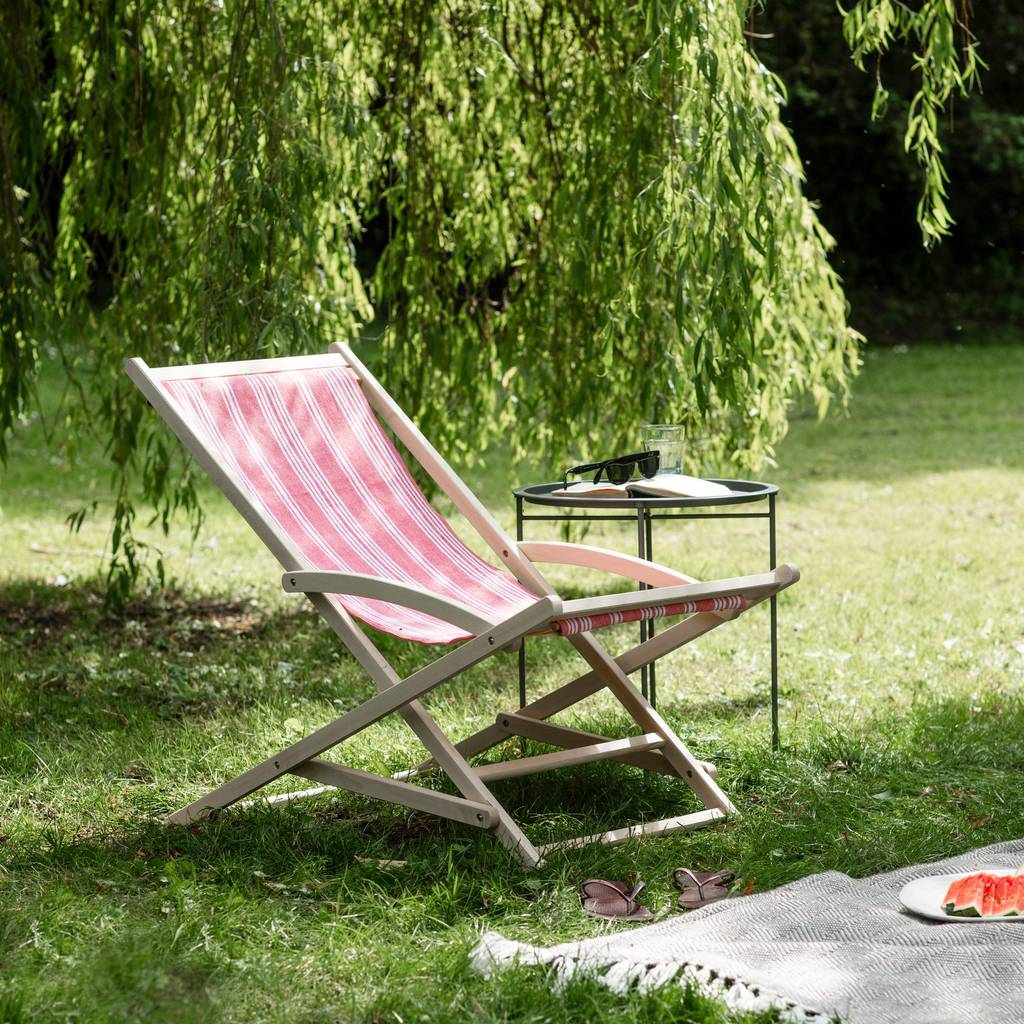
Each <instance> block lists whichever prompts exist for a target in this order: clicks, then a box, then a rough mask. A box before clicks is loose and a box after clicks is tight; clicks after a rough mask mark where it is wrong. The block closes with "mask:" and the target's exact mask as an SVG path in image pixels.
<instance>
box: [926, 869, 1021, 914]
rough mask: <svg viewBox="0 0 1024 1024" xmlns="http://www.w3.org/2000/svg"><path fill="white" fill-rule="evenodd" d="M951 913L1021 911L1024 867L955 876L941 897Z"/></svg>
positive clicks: (944, 907)
mask: <svg viewBox="0 0 1024 1024" xmlns="http://www.w3.org/2000/svg"><path fill="white" fill-rule="evenodd" d="M942 905H943V909H944V910H945V911H946V913H947V914H949V915H950V916H952V917H1016V916H1017V915H1018V914H1024V871H1021V872H1018V873H1017V874H1015V875H990V874H988V872H985V871H979V872H978V873H977V874H975V875H968V876H967V877H966V878H958V879H956V880H955V881H954V882H953V883H952V884H951V885H950V887H949V889H948V890H947V892H946V896H945V899H943V901H942Z"/></svg>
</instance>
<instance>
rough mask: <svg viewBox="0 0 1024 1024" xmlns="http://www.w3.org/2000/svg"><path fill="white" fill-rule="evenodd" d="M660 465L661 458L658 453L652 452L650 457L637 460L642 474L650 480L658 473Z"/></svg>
mask: <svg viewBox="0 0 1024 1024" xmlns="http://www.w3.org/2000/svg"><path fill="white" fill-rule="evenodd" d="M660 464H661V456H660V455H659V454H658V453H657V452H651V453H650V455H645V456H644V457H643V458H642V459H639V460H637V464H636V465H637V468H638V469H639V470H640V472H641V473H642V474H643V475H644V476H645V477H647V479H648V480H649V479H650V478H651V477H652V476H654V474H655V473H657V472H658V466H659V465H660Z"/></svg>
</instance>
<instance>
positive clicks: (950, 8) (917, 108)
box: [844, 0, 982, 248]
mask: <svg viewBox="0 0 1024 1024" xmlns="http://www.w3.org/2000/svg"><path fill="white" fill-rule="evenodd" d="M968 11H969V4H968V2H967V0H961V5H958V4H957V0H923V2H922V3H921V4H920V5H919V6H918V7H917V8H914V7H912V6H911V5H910V4H907V3H903V2H901V0H857V3H856V4H854V6H853V7H851V8H850V10H849V11H848V12H846V13H845V15H844V31H845V34H846V40H847V42H848V43H849V45H850V48H851V52H852V54H853V59H854V61H855V63H856V64H857V66H858V67H860V68H861V69H862V70H863V69H864V62H865V60H866V58H867V57H869V56H871V55H874V56H875V57H876V65H875V97H874V103H873V104H872V111H871V112H872V116H873V117H876V118H877V117H882V116H883V115H884V114H885V111H886V108H887V106H888V102H889V91H888V89H887V88H886V87H885V85H884V84H883V79H882V71H881V59H882V57H883V56H884V55H885V54H886V53H887V52H888V51H889V50H890V49H891V48H892V46H893V45H894V43H902V44H904V45H909V46H911V47H912V48H913V52H914V71H915V74H916V75H917V76H918V82H917V86H916V88H915V90H914V93H913V96H912V98H911V100H910V109H909V112H908V114H907V127H906V134H905V135H904V146H905V147H906V150H907V152H908V153H912V154H913V155H914V156H915V157H916V159H917V162H918V164H919V165H920V167H921V170H922V174H923V179H924V180H923V183H922V189H921V200H920V202H919V204H918V208H917V219H918V223H919V224H920V225H921V233H922V235H923V236H924V244H925V246H926V248H931V247H932V246H933V245H935V243H936V242H938V241H940V240H941V239H942V237H943V236H945V235H947V234H949V231H950V229H951V228H952V226H953V218H952V217H951V216H950V213H949V210H948V208H947V206H946V199H947V193H946V185H947V182H948V180H949V178H948V175H947V173H946V168H945V166H944V163H943V154H942V140H941V138H940V122H941V119H942V115H943V112H944V111H945V110H946V109H947V108H948V106H949V103H950V101H951V100H952V99H953V97H955V96H957V95H960V96H965V95H967V94H968V93H969V92H970V91H971V89H972V88H974V87H976V86H977V84H978V75H979V71H980V68H981V67H982V62H981V58H980V57H979V55H978V43H977V40H976V39H975V38H974V35H973V33H972V32H971V29H970V24H969V15H968Z"/></svg>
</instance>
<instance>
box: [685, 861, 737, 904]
mask: <svg viewBox="0 0 1024 1024" xmlns="http://www.w3.org/2000/svg"><path fill="white" fill-rule="evenodd" d="M735 877H736V872H735V871H731V870H730V869H729V868H725V869H724V870H722V871H691V870H690V869H689V868H676V869H675V871H673V872H672V881H673V883H674V884H675V886H676V888H677V889H682V890H683V894H682V896H680V897H679V906H680V907H682V909H683V910H697V909H699V908H700V907H706V906H707V905H708V904H709V903H717V902H718V901H719V900H724V899H725V898H726V896H728V895H729V892H730V889H729V883H730V882H732V881H733V879H735Z"/></svg>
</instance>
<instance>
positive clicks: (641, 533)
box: [636, 507, 649, 697]
mask: <svg viewBox="0 0 1024 1024" xmlns="http://www.w3.org/2000/svg"><path fill="white" fill-rule="evenodd" d="M646 538H647V531H646V530H645V529H644V510H643V508H639V507H638V508H637V510H636V557H637V558H646V557H647V555H646V549H647V545H646ZM640 589H641V590H647V589H648V587H647V584H646V583H641V584H640ZM648 621H649V620H647V619H641V620H640V643H643V642H644V641H645V640H646V639H647V626H648ZM647 671H648V666H647V665H644V666H642V667H641V669H640V692H641V693H642V694H643V695H644V696H645V697H646V696H647Z"/></svg>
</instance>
